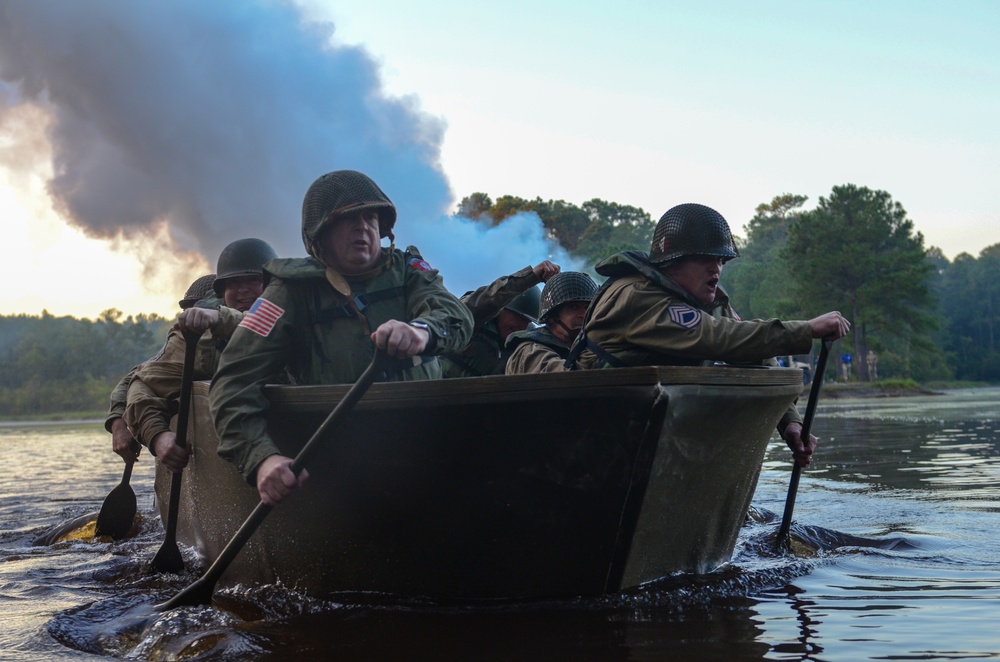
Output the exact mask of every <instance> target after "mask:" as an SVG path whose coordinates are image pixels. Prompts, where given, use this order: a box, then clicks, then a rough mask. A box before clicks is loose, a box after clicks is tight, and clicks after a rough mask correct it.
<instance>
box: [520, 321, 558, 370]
mask: <svg viewBox="0 0 1000 662" xmlns="http://www.w3.org/2000/svg"><path fill="white" fill-rule="evenodd" d="M507 351H508V352H510V358H509V359H507V370H506V374H508V375H520V374H527V373H538V372H563V371H565V370H566V367H565V363H566V358H567V357H568V356H569V347H568V346H567V345H565V344H564V343H563V342H562V341H561V340H559V339H558V338H556V337H555V336H554V335H552V332H551V331H549V330H548V329H547V328H546V327H544V326H543V327H540V328H537V329H527V330H525V331H518V332H517V333H512V334H510V338H508V339H507Z"/></svg>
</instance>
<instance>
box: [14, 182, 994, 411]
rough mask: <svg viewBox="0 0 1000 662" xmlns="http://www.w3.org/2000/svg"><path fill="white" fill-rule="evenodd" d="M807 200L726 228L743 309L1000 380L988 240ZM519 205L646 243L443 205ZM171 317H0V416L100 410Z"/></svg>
mask: <svg viewBox="0 0 1000 662" xmlns="http://www.w3.org/2000/svg"><path fill="white" fill-rule="evenodd" d="M806 202H807V198H806V197H805V196H802V195H794V194H783V195H779V196H777V197H775V198H773V199H772V200H771V201H770V202H767V203H762V204H761V205H759V206H758V207H757V209H756V213H755V215H754V217H753V218H751V219H750V220H749V221H748V222H746V224H745V225H744V226H743V229H744V234H745V237H740V236H737V245H738V248H739V251H740V257H739V258H738V259H735V260H733V261H731V262H730V263H728V264H727V265H726V267H725V269H724V271H723V278H722V283H723V287H725V289H726V290H727V291H728V292H729V294H730V298H731V302H732V304H733V307H734V308H735V309H736V310H737V311H738V312H739V313H740V315H741V316H742V317H743V318H744V319H753V318H769V317H780V318H783V319H808V318H810V317H813V316H815V315H817V314H820V313H822V312H825V311H827V310H840V311H841V312H842V313H844V315H845V316H847V317H848V319H850V320H851V322H852V324H853V327H852V332H851V334H850V335H849V336H848V337H847V338H846V339H845V340H843V341H840V342H839V343H838V344H839V345H840V347H838V348H837V349H836V350H835V351H836V352H837V353H838V355H839V354H843V353H850V354H852V355H853V356H854V357H857V359H858V360H855V361H852V364H851V369H852V370H853V371H854V378H855V379H858V380H864V379H865V378H866V377H867V375H866V372H867V366H866V364H865V361H864V360H863V357H864V356H865V355H866V354H867V352H868V350H869V349H871V350H873V351H875V352H876V353H877V355H878V357H879V363H878V372H879V377H880V378H899V379H914V380H917V381H932V380H952V379H958V380H967V381H979V382H993V383H1000V348H998V346H997V339H996V332H997V324H998V317H1000V244H995V245H993V246H989V247H987V248H985V249H983V250H982V251H981V252H980V254H979V255H978V256H972V255H969V254H968V253H962V254H961V255H958V256H957V257H956V258H955V259H954V260H953V261H949V260H948V259H947V258H945V256H944V255H943V254H942V253H941V251H940V250H939V249H937V248H934V247H929V248H927V247H925V246H924V240H923V236H922V235H921V234H920V233H919V232H917V231H916V229H915V228H914V225H913V222H912V221H911V220H910V219H909V218H908V217H907V214H906V211H905V210H904V209H903V207H902V205H901V204H900V203H898V202H896V201H894V200H893V199H892V197H891V196H890V195H889V194H888V193H886V192H885V191H877V190H872V189H869V188H866V187H861V186H855V185H853V184H847V185H843V186H835V187H834V188H833V190H832V191H831V193H830V194H829V195H828V196H824V197H821V198H820V199H819V201H818V203H817V205H816V207H815V208H814V209H811V210H806V209H805V208H804V207H805V203H806ZM528 211H530V212H534V213H536V214H537V215H538V217H539V218H540V219H541V221H542V224H543V226H544V227H545V231H546V232H547V234H548V236H549V238H550V239H552V240H553V241H555V242H557V243H558V244H559V245H560V246H561V247H562V248H563V249H565V250H566V251H567V252H568V253H569V255H570V256H571V257H573V258H574V259H576V260H577V261H579V262H581V263H584V264H589V265H594V264H596V263H597V262H598V261H600V260H601V259H603V258H605V257H607V256H609V255H612V254H614V253H616V252H619V251H622V250H640V251H648V250H649V244H650V240H651V238H652V236H653V229H654V228H655V227H656V220H654V219H653V218H652V217H651V216H650V215H649V214H648V213H647V212H645V211H644V210H642V209H640V208H638V207H632V206H629V205H622V204H618V203H615V202H607V201H604V200H600V199H596V198H595V199H593V200H589V201H587V202H585V203H583V204H582V205H575V204H572V203H568V202H565V201H562V200H543V199H541V198H535V199H534V200H528V199H525V198H518V197H516V196H511V195H505V196H501V197H499V198H497V200H496V201H493V200H492V199H491V198H490V197H489V196H488V195H487V194H485V193H473V194H472V195H470V196H467V197H465V198H463V199H462V200H461V202H460V203H459V205H458V208H457V210H456V212H455V214H456V215H460V216H463V217H467V218H471V219H474V220H476V221H478V222H482V223H489V224H493V225H498V224H500V223H503V222H504V221H505V220H506V219H508V218H510V217H511V216H513V215H514V214H516V213H519V212H528ZM729 220H730V224H731V226H732V227H733V229H734V231H738V227H737V226H738V222H734V219H729ZM592 273H593V272H592ZM595 276H596V274H595ZM597 280H598V282H601V279H600V277H599V276H598V277H597ZM172 321H173V320H169V319H166V318H163V317H160V316H158V315H136V316H129V317H125V316H124V314H123V313H122V312H121V311H118V310H115V309H111V310H107V311H104V312H103V313H102V314H101V315H100V317H99V318H98V319H97V320H93V321H91V320H88V319H76V318H73V317H54V316H52V315H50V314H48V313H43V314H42V315H41V316H27V315H14V316H0V416H34V415H41V414H46V413H53V412H56V413H58V412H98V411H102V410H105V409H106V408H107V405H108V395H109V394H110V392H111V389H112V388H113V387H114V386H115V384H116V383H117V382H118V380H119V379H120V378H121V377H122V375H124V374H125V373H127V372H128V371H129V370H131V368H132V367H133V366H134V365H136V364H138V363H140V362H142V361H144V360H145V359H147V358H149V357H150V356H153V355H155V354H156V352H157V351H159V349H160V347H161V346H162V344H163V342H164V340H165V339H166V335H167V331H168V330H169V328H170V325H171V323H172ZM831 371H832V368H831Z"/></svg>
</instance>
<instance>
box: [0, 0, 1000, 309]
mask: <svg viewBox="0 0 1000 662" xmlns="http://www.w3.org/2000/svg"><path fill="white" fill-rule="evenodd" d="M997 34H1000V3H996V2H992V1H989V0H986V1H983V2H975V1H971V0H956V2H953V3H941V2H925V1H922V0H900V1H889V0H885V1H881V2H880V1H867V2H852V1H838V2H823V1H819V2H791V1H788V2H784V1H782V2H779V1H762V2H754V3H746V2H727V1H719V2H712V3H705V2H673V1H670V0H661V1H656V2H653V1H645V0H622V1H621V2H617V3H609V2H588V1H585V0H575V1H574V2H562V1H552V0H549V1H546V0H535V1H533V2H522V1H521V0H509V1H508V2H506V3H504V4H503V5H502V6H501V5H495V4H492V5H491V4H490V3H454V2H444V1H438V0H427V1H425V2H420V3H414V2H396V1H389V0H367V1H366V2H363V3H346V2H334V1H330V0H299V1H298V2H295V3H288V2H269V1H264V2H241V3H205V2H201V1H200V0H199V1H195V0H177V1H175V2H171V3H153V2H133V1H132V0H103V1H101V2H97V3H73V4H67V3H65V2H60V1H58V0H33V2H31V3H25V2H19V1H18V0H0V218H2V219H3V220H2V223H3V227H4V230H5V232H4V239H5V243H6V249H7V250H6V251H5V258H4V259H3V260H2V261H0V278H2V281H3V282H4V283H5V287H4V295H3V297H2V298H0V314H15V313H27V314H33V315H35V314H39V313H40V312H41V311H42V310H47V311H49V312H50V313H51V314H54V315H74V316H77V317H90V318H94V317H96V316H97V315H98V314H100V312H101V311H103V310H105V309H108V308H117V309H119V310H122V311H124V312H125V313H126V314H137V313H153V312H155V313H158V314H162V315H166V316H172V315H173V314H174V313H175V312H176V310H177V300H178V299H179V298H180V295H181V294H182V293H183V291H184V289H185V288H186V285H187V284H188V283H189V282H190V281H192V280H194V279H195V278H197V277H198V276H200V275H202V274H203V273H208V272H211V271H214V263H215V259H216V257H217V256H218V253H219V252H220V251H221V249H222V248H223V247H224V246H225V245H226V244H227V243H228V242H229V241H232V240H235V239H238V238H241V237H246V236H258V237H260V238H263V239H265V240H267V241H269V242H271V243H272V245H274V247H275V248H276V250H277V251H278V252H279V253H280V254H282V255H287V256H299V255H303V254H304V251H303V248H302V244H301V235H300V210H301V200H302V195H303V193H304V192H305V190H306V188H307V187H308V185H309V184H310V183H311V181H312V180H313V179H315V178H316V177H317V176H319V175H321V174H322V173H324V172H327V171H329V170H336V169H344V168H346V169H355V170H361V171H363V172H366V173H367V174H369V175H371V176H372V177H373V179H375V181H376V182H378V183H379V185H380V186H381V187H382V188H383V189H384V190H385V191H386V193H387V194H388V195H389V197H390V198H391V199H392V200H393V202H394V203H395V204H396V206H397V208H398V209H399V221H398V223H397V227H396V242H397V245H398V246H401V247H402V246H405V245H407V244H415V245H416V246H418V247H419V248H420V250H421V252H422V253H423V255H424V257H425V258H426V259H427V260H428V262H430V263H431V265H432V266H434V267H436V268H439V269H440V270H441V273H442V274H443V276H444V278H445V284H446V285H447V286H448V287H449V288H450V289H452V290H453V291H455V292H456V293H458V294H461V293H462V292H464V291H466V290H467V289H472V288H474V287H477V286H479V285H482V284H486V283H488V282H490V281H492V280H493V279H494V278H496V277H498V276H500V275H503V274H505V273H510V272H512V271H514V270H516V269H519V268H520V267H522V266H525V265H527V264H536V263H537V262H539V261H541V260H543V259H554V260H556V261H558V262H561V263H563V266H564V268H582V267H584V266H587V265H576V264H573V263H572V262H571V261H570V260H569V258H568V257H567V256H565V255H564V254H562V253H561V252H560V251H558V248H557V247H555V246H553V245H552V244H551V243H549V242H547V241H546V240H545V237H544V234H543V233H542V231H541V226H540V224H539V222H538V219H537V217H534V216H532V215H524V216H521V217H518V218H516V219H514V220H513V221H510V222H505V223H503V224H501V225H500V226H499V227H497V228H492V229H488V228H485V227H483V226H481V225H477V224H474V223H471V222H469V221H464V220H462V219H456V218H453V217H452V212H453V211H454V210H455V206H456V204H457V202H458V201H459V200H460V199H461V198H462V197H463V196H466V195H469V194H470V193H473V192H484V193H487V194H489V195H490V196H491V197H493V198H494V199H496V198H497V197H499V196H501V195H516V196H520V197H523V198H529V199H530V198H535V197H542V198H544V199H562V200H566V201H568V202H572V203H575V204H581V203H583V202H585V201H586V200H589V199H592V198H601V199H604V200H608V201H613V202H618V203H621V204H628V205H634V206H637V207H641V208H643V209H644V210H646V211H647V212H649V213H650V214H651V215H652V217H653V218H659V216H660V215H661V214H662V213H663V212H664V211H666V210H667V209H668V208H670V207H672V206H673V205H675V204H679V203H682V202H700V203H702V204H707V205H709V206H712V207H714V208H715V209H717V210H719V211H720V212H721V213H722V214H723V215H724V216H725V217H726V218H727V219H728V220H729V223H730V225H731V226H732V228H733V230H734V232H735V233H736V234H743V226H744V224H745V223H746V222H747V221H749V220H750V218H751V217H752V216H753V214H754V210H755V208H756V207H757V205H759V204H761V203H764V202H768V201H770V200H771V199H772V198H773V197H775V196H777V195H780V194H782V193H794V194H801V195H806V196H808V202H807V203H806V206H805V208H807V209H811V208H813V207H814V206H815V204H816V203H817V202H818V200H819V199H820V197H823V196H828V195H829V194H830V191H831V189H832V188H833V187H834V186H838V185H842V184H848V183H852V184H856V185H859V186H867V187H869V188H872V189H880V190H884V191H886V192H888V193H889V194H890V195H891V196H892V197H893V199H894V200H895V201H897V202H899V203H901V204H902V206H903V207H904V208H905V209H906V211H907V213H908V216H909V218H910V219H911V220H912V221H913V223H914V226H915V228H916V230H917V231H919V232H921V233H922V234H923V236H924V241H925V245H926V246H928V247H930V246H936V247H938V248H940V249H941V250H942V251H943V252H944V254H945V255H946V256H947V257H949V258H951V259H953V258H954V257H955V256H956V255H958V254H959V253H962V252H966V253H969V254H972V255H978V254H979V252H980V251H981V250H982V249H984V248H986V247H987V246H990V245H992V244H996V243H1000V196H998V194H997V190H998V188H1000V187H998V186H997V184H996V181H997V179H998V177H997V176H998V174H1000V122H998V121H997V118H998V117H1000V40H997V39H996V35H997Z"/></svg>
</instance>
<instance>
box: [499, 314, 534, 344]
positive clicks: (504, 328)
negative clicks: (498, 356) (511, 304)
mask: <svg viewBox="0 0 1000 662" xmlns="http://www.w3.org/2000/svg"><path fill="white" fill-rule="evenodd" d="M529 324H531V320H530V319H528V318H527V317H525V316H524V315H521V314H519V313H515V312H514V311H513V310H507V309H506V308H504V309H503V310H501V311H500V314H499V315H497V331H499V332H500V337H501V338H506V337H507V336H509V335H510V334H512V333H514V332H515V331H524V330H525V329H527V328H528V325H529Z"/></svg>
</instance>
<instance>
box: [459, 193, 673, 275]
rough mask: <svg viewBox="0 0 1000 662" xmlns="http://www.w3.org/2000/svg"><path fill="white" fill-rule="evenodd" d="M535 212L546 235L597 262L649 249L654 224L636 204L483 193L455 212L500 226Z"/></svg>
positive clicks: (460, 205)
mask: <svg viewBox="0 0 1000 662" xmlns="http://www.w3.org/2000/svg"><path fill="white" fill-rule="evenodd" d="M529 211H530V212H535V213H536V214H538V217H539V218H540V219H541V220H542V226H543V227H544V228H545V231H546V233H547V234H548V237H549V238H550V239H551V240H553V241H555V242H556V243H558V244H559V245H560V246H562V248H564V249H565V250H566V251H567V252H568V253H570V254H571V255H573V256H574V257H577V258H580V259H582V260H585V261H588V262H593V263H596V262H598V261H600V260H601V259H603V258H605V257H607V256H609V255H613V254H614V253H616V252H619V251H622V250H648V249H649V242H650V240H651V239H652V237H653V228H655V227H656V224H655V223H654V222H653V220H652V219H651V218H650V216H649V214H648V213H646V212H645V211H643V210H642V209H640V208H638V207H632V206H630V205H621V204H618V203H616V202H607V201H605V200H600V199H598V198H594V199H592V200H588V201H587V202H585V203H583V205H582V206H577V205H574V204H572V203H569V202H566V201H564V200H542V199H541V198H535V199H534V200H527V199H525V198H519V197H517V196H513V195H502V196H500V197H499V198H497V200H496V202H492V201H491V200H490V197H489V196H488V195H487V194H485V193H473V194H472V195H469V196H466V197H464V198H462V201H461V202H460V203H459V205H458V209H457V210H456V212H455V213H456V215H459V216H465V217H467V218H472V219H475V220H483V219H489V221H490V222H491V223H492V224H493V225H499V224H500V223H502V222H503V221H505V220H506V219H508V218H510V217H511V216H513V215H514V214H517V213H520V212H529Z"/></svg>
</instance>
